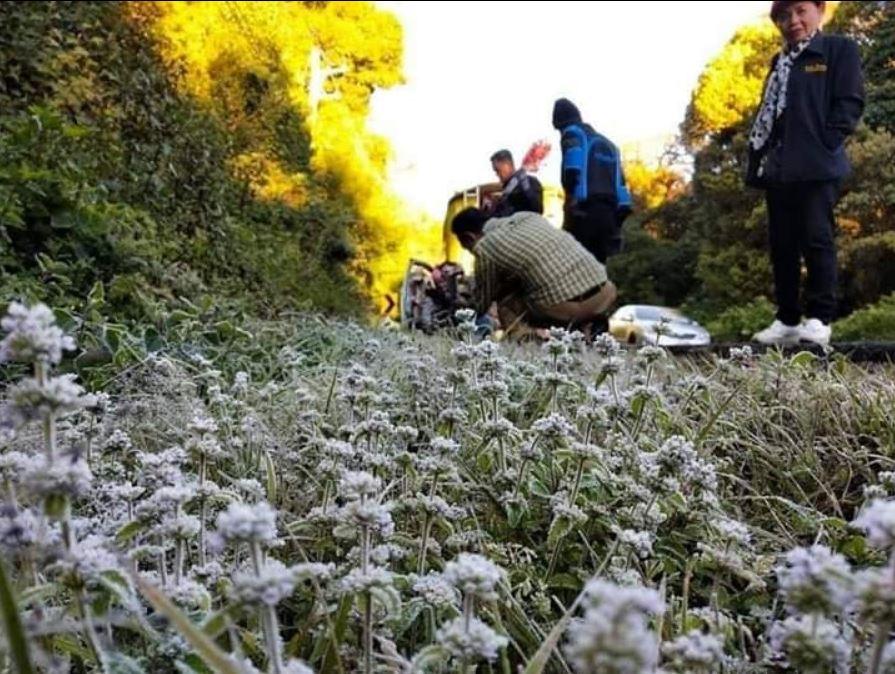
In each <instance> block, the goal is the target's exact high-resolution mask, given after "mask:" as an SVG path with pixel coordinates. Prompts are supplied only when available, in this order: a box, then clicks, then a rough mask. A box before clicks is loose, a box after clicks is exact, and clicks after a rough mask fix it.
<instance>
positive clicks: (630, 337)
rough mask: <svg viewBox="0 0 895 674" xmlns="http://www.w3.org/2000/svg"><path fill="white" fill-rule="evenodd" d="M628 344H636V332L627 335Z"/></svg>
mask: <svg viewBox="0 0 895 674" xmlns="http://www.w3.org/2000/svg"><path fill="white" fill-rule="evenodd" d="M628 344H631V345H636V344H637V333H636V332H629V333H628Z"/></svg>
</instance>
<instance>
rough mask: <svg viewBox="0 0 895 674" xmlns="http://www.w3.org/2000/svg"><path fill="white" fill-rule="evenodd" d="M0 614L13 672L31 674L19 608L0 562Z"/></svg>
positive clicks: (32, 670)
mask: <svg viewBox="0 0 895 674" xmlns="http://www.w3.org/2000/svg"><path fill="white" fill-rule="evenodd" d="M0 612H2V614H3V628H4V632H5V633H6V641H7V643H8V646H9V652H10V655H11V656H12V661H13V663H14V664H15V671H16V672H18V673H19V674H33V672H34V668H33V667H32V665H31V653H30V652H29V650H28V639H27V638H26V637H25V630H24V629H23V628H22V619H21V616H20V615H19V607H18V606H17V605H16V600H15V597H14V596H13V594H12V587H10V585H9V579H8V577H7V575H6V564H5V563H4V562H3V561H0Z"/></svg>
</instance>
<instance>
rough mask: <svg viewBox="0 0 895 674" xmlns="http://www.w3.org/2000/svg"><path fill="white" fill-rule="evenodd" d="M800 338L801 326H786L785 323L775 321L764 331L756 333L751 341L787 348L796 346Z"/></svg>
mask: <svg viewBox="0 0 895 674" xmlns="http://www.w3.org/2000/svg"><path fill="white" fill-rule="evenodd" d="M801 337H802V333H801V326H798V325H786V323H781V322H780V321H779V320H775V321H774V322H773V323H771V324H770V325H769V326H768V327H766V328H765V329H764V330H761V331H759V332H756V333H755V334H754V335H753V336H752V339H754V340H755V341H756V342H758V343H760V344H768V345H771V346H773V345H779V346H789V345H792V344H798V343H799V339H801Z"/></svg>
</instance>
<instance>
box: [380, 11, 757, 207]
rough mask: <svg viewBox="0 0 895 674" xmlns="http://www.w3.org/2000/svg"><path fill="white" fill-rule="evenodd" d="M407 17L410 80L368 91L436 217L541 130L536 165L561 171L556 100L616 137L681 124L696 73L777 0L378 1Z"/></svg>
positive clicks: (406, 175) (423, 202) (407, 193)
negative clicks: (546, 150) (549, 148)
mask: <svg viewBox="0 0 895 674" xmlns="http://www.w3.org/2000/svg"><path fill="white" fill-rule="evenodd" d="M376 4H377V5H378V6H379V7H381V8H382V9H387V10H390V11H392V12H394V13H395V14H396V15H397V17H398V19H399V20H400V21H401V24H402V25H403V26H404V42H405V44H404V48H405V51H404V57H405V58H404V74H405V77H406V80H407V84H406V85H403V86H400V87H395V88H393V89H390V90H385V91H379V92H377V93H376V94H374V97H373V111H372V115H371V119H370V126H371V128H372V129H374V130H375V131H377V132H379V133H382V134H384V135H385V136H387V137H388V138H389V139H391V141H392V146H393V148H394V150H395V155H396V156H395V163H394V166H393V167H392V174H391V178H392V182H393V185H394V187H395V189H396V190H397V191H398V193H399V194H400V195H401V196H402V197H403V198H404V199H405V200H406V201H408V202H409V203H411V204H414V205H416V206H419V207H422V208H424V209H425V210H426V211H428V212H429V213H431V214H432V215H434V216H436V217H438V218H441V217H442V216H443V214H444V208H445V205H446V204H447V200H448V199H449V198H450V196H451V195H452V194H453V193H454V192H455V191H457V190H459V189H463V188H465V187H469V186H471V185H474V184H476V183H479V182H488V181H491V180H493V179H494V175H493V173H492V172H491V166H490V163H489V161H488V158H489V157H490V156H491V154H492V152H494V151H495V150H498V149H500V148H502V147H506V148H508V149H509V150H511V151H512V152H513V154H514V156H515V157H516V158H517V161H518V160H519V159H521V158H522V155H524V154H525V151H526V150H527V149H528V147H529V146H530V145H531V143H532V142H534V141H535V140H537V139H538V138H546V139H547V140H548V141H550V143H551V144H552V145H553V152H552V153H551V155H550V158H549V159H548V161H547V162H546V163H545V164H544V166H543V168H542V169H541V172H540V174H539V176H540V177H541V179H542V180H544V181H545V182H552V183H557V182H558V180H557V178H558V171H559V169H558V156H559V148H558V144H557V141H558V134H557V132H556V131H554V129H553V128H552V126H551V122H550V120H551V112H552V109H553V101H554V100H556V99H557V98H559V97H562V96H565V97H566V98H569V99H571V100H572V101H574V102H575V104H576V105H577V106H578V107H579V108H580V109H581V112H582V115H583V117H584V120H585V121H586V122H589V123H590V124H592V125H593V126H594V128H596V129H597V130H598V131H600V132H601V133H604V134H605V135H607V136H609V138H611V139H612V140H613V141H615V142H616V143H617V144H623V143H626V142H631V141H643V140H648V139H650V138H656V137H658V136H662V135H669V134H674V133H675V132H676V130H677V126H678V124H679V123H680V121H681V120H682V119H683V115H684V110H685V108H686V106H687V103H688V101H689V97H690V93H691V91H692V89H693V87H694V85H695V83H696V80H697V78H698V77H699V73H700V72H701V71H702V69H703V67H704V66H705V64H706V63H707V62H708V61H709V60H710V59H711V58H712V57H713V56H714V55H715V54H717V53H718V51H719V50H720V49H721V48H722V47H723V46H724V44H725V43H726V42H727V40H728V39H730V37H731V36H732V35H733V32H734V31H735V30H736V28H737V27H739V26H740V25H742V24H744V23H749V22H752V21H755V20H757V19H759V18H761V17H763V16H766V15H767V12H768V10H769V8H770V2H767V1H764V0H762V1H759V2H750V1H746V2H742V1H739V2H704V1H703V2H682V1H667V2H647V1H644V0H638V1H636V2H635V1H630V2H575V3H571V2H556V1H555V2H549V3H547V2H500V3H497V2H398V1H389V2H377V3H376Z"/></svg>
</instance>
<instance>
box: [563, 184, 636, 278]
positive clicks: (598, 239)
mask: <svg viewBox="0 0 895 674" xmlns="http://www.w3.org/2000/svg"><path fill="white" fill-rule="evenodd" d="M562 228H563V229H564V230H566V231H567V232H568V233H569V234H571V235H572V236H574V237H575V238H576V239H577V240H578V242H579V243H580V244H581V245H582V246H584V247H585V248H587V250H589V251H590V253H591V255H593V256H594V257H595V258H597V259H598V260H599V261H600V262H602V263H603V264H606V260H607V259H608V258H609V256H610V255H615V254H616V253H617V252H618V251H619V250H620V249H621V241H622V238H621V227H620V226H619V221H618V215H617V209H616V207H615V204H612V203H610V202H608V201H598V200H593V199H592V200H589V201H585V202H584V203H582V204H576V205H575V206H572V207H571V208H570V209H569V210H568V211H567V212H566V217H565V221H564V222H563V227H562Z"/></svg>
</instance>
